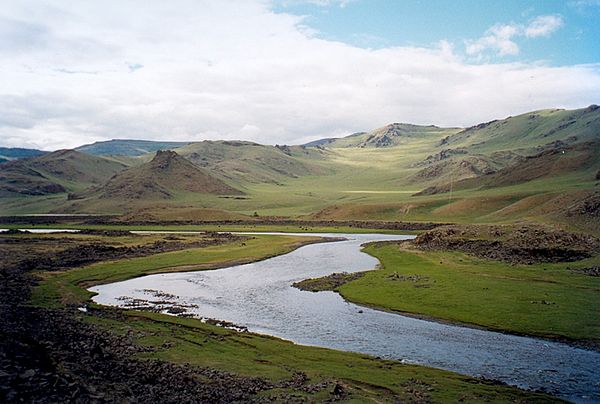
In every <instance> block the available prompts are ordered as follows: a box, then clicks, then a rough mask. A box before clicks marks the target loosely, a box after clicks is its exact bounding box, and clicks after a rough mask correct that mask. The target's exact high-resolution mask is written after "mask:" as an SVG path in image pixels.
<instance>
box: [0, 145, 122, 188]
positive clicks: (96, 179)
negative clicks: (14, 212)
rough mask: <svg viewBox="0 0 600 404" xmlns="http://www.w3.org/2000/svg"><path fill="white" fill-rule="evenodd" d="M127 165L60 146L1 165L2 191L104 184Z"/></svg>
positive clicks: (0, 182) (0, 180)
mask: <svg viewBox="0 0 600 404" xmlns="http://www.w3.org/2000/svg"><path fill="white" fill-rule="evenodd" d="M125 168H126V166H125V165H124V164H122V163H119V162H116V161H112V160H108V159H106V158H102V157H98V156H92V155H89V154H85V153H80V152H77V151H74V150H58V151H55V152H52V153H48V154H44V155H42V156H39V157H33V158H28V159H20V160H14V161H10V162H6V163H4V164H2V165H0V193H1V194H4V195H7V194H25V195H43V194H53V193H61V192H66V191H67V190H78V189H83V188H86V187H88V186H91V185H94V184H96V185H97V184H101V183H103V182H104V181H106V180H107V179H108V178H110V177H111V176H113V175H114V174H115V173H117V172H119V171H122V170H124V169H125Z"/></svg>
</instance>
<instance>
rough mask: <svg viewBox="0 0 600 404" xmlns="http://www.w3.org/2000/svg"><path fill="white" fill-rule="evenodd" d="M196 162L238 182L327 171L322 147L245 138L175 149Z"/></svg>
mask: <svg viewBox="0 0 600 404" xmlns="http://www.w3.org/2000/svg"><path fill="white" fill-rule="evenodd" d="M174 150H175V151H176V152H177V153H178V154H180V155H181V156H183V157H185V158H186V159H188V160H189V161H191V162H192V163H194V164H195V165H197V166H199V167H202V168H204V169H206V170H208V171H209V172H211V173H212V174H214V175H216V176H218V177H220V178H222V179H227V180H231V181H233V182H235V183H240V184H247V183H272V184H279V183H282V182H283V181H286V180H289V179H292V178H299V177H302V176H308V175H323V174H326V173H327V171H326V169H325V168H324V167H323V165H321V164H319V162H320V161H321V160H323V159H325V158H326V156H325V153H324V152H323V151H321V150H315V149H310V148H306V147H302V146H265V145H261V144H258V143H253V142H244V141H204V142H198V143H191V144H189V145H187V146H183V147H180V148H177V149H174Z"/></svg>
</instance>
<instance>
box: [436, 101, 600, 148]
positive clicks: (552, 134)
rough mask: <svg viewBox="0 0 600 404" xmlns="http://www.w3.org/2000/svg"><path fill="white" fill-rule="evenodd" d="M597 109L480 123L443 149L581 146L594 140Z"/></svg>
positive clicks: (538, 113) (452, 138) (599, 118)
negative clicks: (562, 144) (578, 144)
mask: <svg viewBox="0 0 600 404" xmlns="http://www.w3.org/2000/svg"><path fill="white" fill-rule="evenodd" d="M599 128H600V107H599V106H597V105H590V106H589V107H587V108H581V109H575V110H564V109H546V110H540V111H533V112H529V113H526V114H522V115H518V116H515V117H508V118H506V119H501V120H495V121H491V122H487V123H482V124H479V125H476V126H473V127H470V128H467V129H464V130H462V131H460V132H458V133H455V134H453V135H450V136H448V137H447V138H444V139H443V140H442V142H441V145H442V146H444V147H445V148H457V147H463V148H469V150H471V151H473V152H494V151H501V150H514V149H517V148H519V149H528V148H536V147H538V146H543V145H546V144H548V143H552V142H555V141H561V142H564V143H569V144H572V143H581V142H588V141H591V140H594V139H597V138H598V136H599Z"/></svg>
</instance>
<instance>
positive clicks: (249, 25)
mask: <svg viewBox="0 0 600 404" xmlns="http://www.w3.org/2000/svg"><path fill="white" fill-rule="evenodd" d="M269 4H270V3H267V2H265V1H262V0H257V1H256V2H251V1H249V0H239V1H228V2H223V1H219V0H202V1H200V0H173V1H170V2H164V1H158V0H156V1H147V0H144V1H142V0H132V1H127V2H121V1H117V0H110V1H109V0H107V1H104V2H101V3H100V2H81V1H75V0H73V1H65V0H46V1H34V0H22V1H19V2H9V3H7V4H6V5H5V6H4V7H3V8H2V9H0V32H1V33H2V34H3V35H0V75H1V77H2V80H1V81H0V144H3V145H12V146H19V145H26V146H37V147H43V148H48V149H53V148H60V147H74V146H77V145H80V144H82V143H86V142H90V141H94V140H105V139H111V138H138V139H139V138H144V139H165V140H166V139H173V140H203V139H209V138H210V139H218V138H222V139H235V138H242V139H248V140H253V141H257V142H263V143H269V144H275V143H278V144H292V143H297V142H300V141H303V140H306V139H314V138H317V137H329V136H332V135H334V136H339V135H343V134H347V133H352V132H356V131H359V130H368V129H372V128H375V127H379V126H382V125H384V124H386V123H389V122H397V121H404V122H413V123H420V124H430V123H432V124H437V125H447V126H456V125H471V124H475V123H478V122H482V121H488V120H490V119H493V118H497V117H503V116H506V115H514V114H517V113H521V112H524V111H528V110H533V109H537V108H546V107H581V106H585V105H587V104H591V103H594V102H595V103H597V102H598V99H597V94H600V66H597V65H587V66H570V67H549V66H544V65H538V64H519V63H511V64H478V65H473V64H469V63H467V62H465V61H464V60H462V59H461V57H460V56H458V55H457V54H456V53H455V52H454V50H453V48H452V46H451V44H450V43H448V42H446V41H441V42H440V43H439V44H438V45H436V46H435V47H432V48H419V47H387V48H383V49H376V50H372V49H362V48H358V47H354V46H350V45H347V44H343V43H340V42H334V41H327V40H322V39H318V38H316V37H315V36H314V35H312V34H311V33H310V31H307V30H306V29H305V28H304V27H303V26H302V24H303V19H302V18H301V17H298V16H293V15H288V14H276V13H273V12H272V11H271V10H270V8H269V7H270V6H269ZM7 21H8V23H6V22H7ZM492 34H493V35H495V36H496V37H497V38H499V39H504V40H506V41H511V38H514V36H513V34H512V33H511V30H510V29H509V28H506V27H502V26H498V27H496V28H494V30H493V31H490V35H492ZM500 42H501V41H500ZM495 46H498V47H499V48H498V49H500V47H503V49H504V51H505V52H510V51H511V49H510V46H511V45H510V44H506V43H505V44H500V45H495Z"/></svg>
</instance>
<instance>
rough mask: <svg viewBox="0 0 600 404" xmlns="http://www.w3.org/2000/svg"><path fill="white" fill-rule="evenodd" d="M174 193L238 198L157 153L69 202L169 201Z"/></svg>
mask: <svg viewBox="0 0 600 404" xmlns="http://www.w3.org/2000/svg"><path fill="white" fill-rule="evenodd" d="M178 192H195V193H205V194H216V195H240V194H242V192H241V191H239V190H237V189H235V188H233V187H231V186H229V185H227V184H226V183H224V182H223V181H221V180H219V179H217V178H214V177H213V176H211V175H210V174H208V173H206V172H205V171H204V170H202V169H200V168H198V167H196V166H195V165H193V164H192V163H190V162H189V161H187V160H186V159H184V158H183V157H181V156H179V155H178V154H177V153H175V152H173V151H160V150H159V151H158V152H156V155H155V156H154V158H153V159H152V161H150V162H148V163H144V164H142V165H139V166H137V167H133V168H130V169H128V170H125V171H123V172H121V173H119V174H117V175H115V176H114V177H112V178H111V179H110V180H109V181H108V182H107V183H106V184H104V185H102V186H100V187H98V188H95V189H93V190H91V191H89V192H86V193H83V194H80V195H73V196H72V199H79V198H87V197H93V198H100V199H130V200H132V199H133V200H135V199H143V200H160V199H172V198H174V197H175V194H177V193H178Z"/></svg>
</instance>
